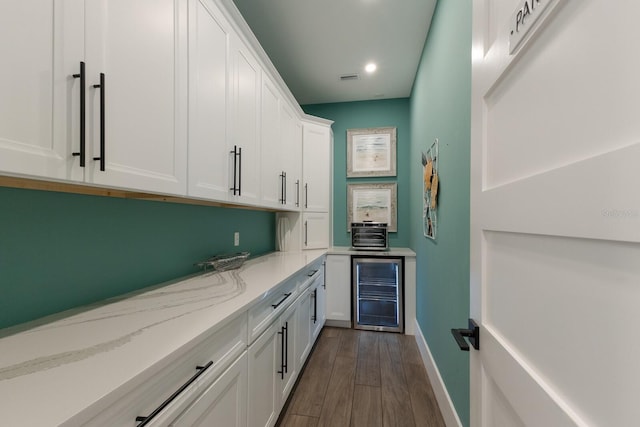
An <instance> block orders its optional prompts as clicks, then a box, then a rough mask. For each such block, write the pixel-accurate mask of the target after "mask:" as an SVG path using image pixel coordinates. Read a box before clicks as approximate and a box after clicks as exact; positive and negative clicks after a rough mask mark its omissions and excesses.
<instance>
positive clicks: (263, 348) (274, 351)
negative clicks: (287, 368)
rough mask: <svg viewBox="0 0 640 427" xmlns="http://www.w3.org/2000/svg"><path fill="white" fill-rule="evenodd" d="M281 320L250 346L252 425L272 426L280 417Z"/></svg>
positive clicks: (249, 402) (249, 419) (250, 419)
mask: <svg viewBox="0 0 640 427" xmlns="http://www.w3.org/2000/svg"><path fill="white" fill-rule="evenodd" d="M278 332H282V330H281V329H280V322H277V321H276V322H274V323H273V325H271V326H270V327H269V329H267V330H266V331H265V332H264V333H263V334H262V335H261V336H260V338H258V339H257V340H256V341H254V343H253V344H251V346H250V347H249V350H248V355H249V393H248V394H249V399H248V408H249V411H248V417H247V419H248V425H249V427H272V426H273V425H274V424H275V423H276V421H277V420H278V414H279V411H280V407H279V395H280V383H281V381H282V380H281V378H280V374H279V373H277V371H278V370H281V366H282V363H281V362H282V360H281V358H280V356H281V354H280V339H279V338H278V337H279V335H278Z"/></svg>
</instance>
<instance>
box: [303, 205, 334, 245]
mask: <svg viewBox="0 0 640 427" xmlns="http://www.w3.org/2000/svg"><path fill="white" fill-rule="evenodd" d="M302 220H303V224H302V225H303V227H304V230H303V235H302V238H303V242H302V248H303V249H323V248H328V247H329V214H328V213H327V212H305V213H303V214H302Z"/></svg>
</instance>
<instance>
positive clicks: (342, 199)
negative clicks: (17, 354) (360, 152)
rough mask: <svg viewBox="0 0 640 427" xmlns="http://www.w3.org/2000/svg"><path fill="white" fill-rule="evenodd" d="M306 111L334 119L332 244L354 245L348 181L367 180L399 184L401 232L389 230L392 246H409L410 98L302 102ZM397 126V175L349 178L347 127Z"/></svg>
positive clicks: (365, 181) (399, 230) (399, 229)
mask: <svg viewBox="0 0 640 427" xmlns="http://www.w3.org/2000/svg"><path fill="white" fill-rule="evenodd" d="M302 108H303V109H304V111H305V112H306V113H307V114H311V115H313V116H317V117H323V118H325V119H330V120H333V121H334V123H333V125H332V126H331V127H332V129H333V137H334V141H333V151H334V155H333V245H334V246H351V235H350V234H349V233H348V232H347V184H359V183H367V182H376V183H388V182H397V184H398V232H397V233H389V245H390V246H392V247H407V246H409V232H410V230H409V209H408V206H409V168H408V159H409V149H410V146H411V139H410V130H411V128H410V126H409V99H408V98H400V99H387V100H379V101H361V102H342V103H334V104H316V105H303V106H302ZM388 126H390V127H392V126H395V127H396V128H397V129H396V132H397V133H396V138H397V143H396V146H397V159H398V161H397V165H396V170H397V176H396V177H380V178H349V179H347V129H360V128H373V127H388Z"/></svg>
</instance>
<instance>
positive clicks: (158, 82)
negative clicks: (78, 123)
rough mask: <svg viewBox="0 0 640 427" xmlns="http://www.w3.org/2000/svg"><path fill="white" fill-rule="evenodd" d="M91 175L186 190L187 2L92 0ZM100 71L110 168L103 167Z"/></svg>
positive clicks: (128, 184)
mask: <svg viewBox="0 0 640 427" xmlns="http://www.w3.org/2000/svg"><path fill="white" fill-rule="evenodd" d="M86 29H87V39H86V43H87V44H86V52H87V104H88V106H87V121H88V124H87V135H88V136H87V138H88V140H87V144H88V148H87V151H88V153H90V157H89V158H88V159H87V164H88V168H87V174H88V176H87V181H88V182H91V183H95V184H100V185H106V186H113V187H121V188H130V189H141V190H146V191H152V192H161V193H170V194H182V195H184V194H186V178H187V170H186V160H187V152H186V144H187V116H186V114H187V56H186V55H187V2H186V0H136V1H134V2H132V1H130V0H96V1H92V2H87V18H86ZM100 73H104V74H105V87H104V89H105V171H104V172H103V171H100V168H99V163H100V162H99V161H94V160H93V159H94V158H96V157H101V154H100V153H101V152H100V125H99V123H100V95H99V92H100V90H99V89H96V88H94V87H93V86H94V85H96V84H100Z"/></svg>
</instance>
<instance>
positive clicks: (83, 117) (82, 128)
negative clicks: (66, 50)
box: [71, 61, 87, 167]
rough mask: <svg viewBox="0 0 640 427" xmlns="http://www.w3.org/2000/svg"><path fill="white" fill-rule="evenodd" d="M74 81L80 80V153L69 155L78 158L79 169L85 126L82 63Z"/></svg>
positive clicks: (83, 155) (83, 156) (83, 67)
mask: <svg viewBox="0 0 640 427" xmlns="http://www.w3.org/2000/svg"><path fill="white" fill-rule="evenodd" d="M73 78H74V79H78V78H79V79H80V151H77V152H74V153H71V155H73V156H80V167H84V166H85V143H86V141H85V126H86V120H85V118H86V114H85V112H86V99H87V97H86V92H85V87H86V72H85V64H84V62H82V61H81V62H80V73H79V74H74V75H73Z"/></svg>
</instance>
